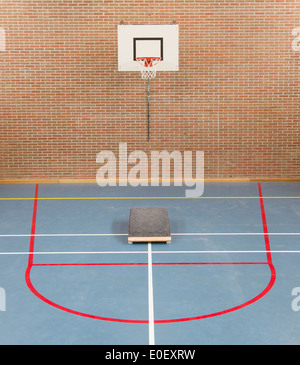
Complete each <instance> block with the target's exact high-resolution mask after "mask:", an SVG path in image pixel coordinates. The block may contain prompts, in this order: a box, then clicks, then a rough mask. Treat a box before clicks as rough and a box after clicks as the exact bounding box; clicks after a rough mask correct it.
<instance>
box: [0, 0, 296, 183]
mask: <svg viewBox="0 0 300 365" xmlns="http://www.w3.org/2000/svg"><path fill="white" fill-rule="evenodd" d="M174 20H175V21H176V24H178V25H179V52H180V55H179V68H180V69H179V71H178V72H160V73H158V74H157V76H156V78H155V79H154V80H152V81H151V139H150V141H149V142H148V140H147V103H146V102H147V99H146V97H147V94H146V87H147V83H146V81H145V80H142V79H141V77H140V74H139V73H136V72H119V71H118V67H117V61H118V60H117V26H118V24H120V22H121V21H123V22H124V24H145V23H146V24H172V23H173V21H174ZM297 27H300V2H299V0H286V1H283V0H282V1H279V0H277V1H258V0H253V1H250V0H248V1H245V0H243V1H236V0H234V1H229V0H220V1H213V0H201V1H199V0H176V1H174V0H168V1H162V0H152V1H150V2H148V1H134V0H129V1H127V0H126V1H122V0H120V1H118V0H103V1H100V0H99V1H97V0H78V1H76V0H73V1H68V0H66V1H56V0H49V1H47V0H24V1H20V0H19V1H18V0H2V1H1V2H0V28H1V30H2V34H3V33H4V32H5V44H3V39H2V48H1V50H0V69H1V73H0V77H1V88H0V98H1V103H0V120H1V132H0V133H1V147H0V180H5V179H7V180H9V179H40V180H42V179H46V180H47V179H48V180H51V179H62V180H63V179H95V178H96V172H97V170H98V169H99V167H100V165H99V163H97V162H96V157H97V154H98V153H99V152H101V151H103V150H110V151H112V152H114V153H115V155H116V156H118V150H119V143H120V142H123V143H127V149H128V153H130V152H132V151H135V150H142V151H144V152H145V153H146V154H147V155H149V156H150V152H151V151H162V150H167V151H169V152H172V151H174V150H176V151H180V152H183V151H186V150H189V151H204V153H205V178H207V179H227V178H228V179H231V178H232V179H239V178H242V179H252V178H253V179H254V178H276V179H277V178H278V179H281V178H287V179H296V178H300V166H299V157H300V147H299V140H300V132H299V129H300V128H299V127H300V92H299V90H300V51H299V50H297V49H298V48H299V47H298V44H297V42H298V41H297V35H295V34H294V35H293V34H292V32H293V29H294V28H297ZM299 44H300V40H299ZM293 45H294V47H293Z"/></svg>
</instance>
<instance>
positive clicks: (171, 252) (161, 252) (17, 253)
mask: <svg viewBox="0 0 300 365" xmlns="http://www.w3.org/2000/svg"><path fill="white" fill-rule="evenodd" d="M268 252H270V253H272V254H273V253H300V250H270V251H266V250H260V251H259V250H252V251H249V250H248V251H246V250H245V251H243V250H221V251H219V250H211V251H152V254H153V253H155V254H174V253H176V254H189V253H193V254H194V253H268ZM147 253H148V252H147V251H45V252H41V251H34V252H29V251H25V252H21V251H19V252H0V255H30V254H33V255H78V254H101V255H102V254H147Z"/></svg>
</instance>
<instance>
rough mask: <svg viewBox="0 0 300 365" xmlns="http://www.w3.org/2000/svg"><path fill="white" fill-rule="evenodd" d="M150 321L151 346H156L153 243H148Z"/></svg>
mask: <svg viewBox="0 0 300 365" xmlns="http://www.w3.org/2000/svg"><path fill="white" fill-rule="evenodd" d="M148 311H149V315H148V317H149V318H148V320H149V345H155V338H154V306H153V275H152V252H151V243H148Z"/></svg>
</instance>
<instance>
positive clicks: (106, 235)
mask: <svg viewBox="0 0 300 365" xmlns="http://www.w3.org/2000/svg"><path fill="white" fill-rule="evenodd" d="M264 235H265V233H264V232H194V233H172V234H171V236H264ZM268 235H269V236H299V235H300V232H273V233H270V232H269V233H268ZM31 236H34V237H113V236H128V233H35V234H28V233H27V234H0V237H31Z"/></svg>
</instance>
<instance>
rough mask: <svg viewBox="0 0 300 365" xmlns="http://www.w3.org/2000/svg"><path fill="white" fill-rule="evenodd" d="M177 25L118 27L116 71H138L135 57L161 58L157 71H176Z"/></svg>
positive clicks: (138, 66)
mask: <svg viewBox="0 0 300 365" xmlns="http://www.w3.org/2000/svg"><path fill="white" fill-rule="evenodd" d="M178 53H179V52H178V25H176V24H172V25H119V26H118V69H119V71H140V70H141V66H140V65H139V64H138V63H137V62H136V60H135V58H136V57H151V56H152V57H161V62H160V63H159V64H158V65H157V66H156V69H157V70H158V71H178V69H179V65H178Z"/></svg>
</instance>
